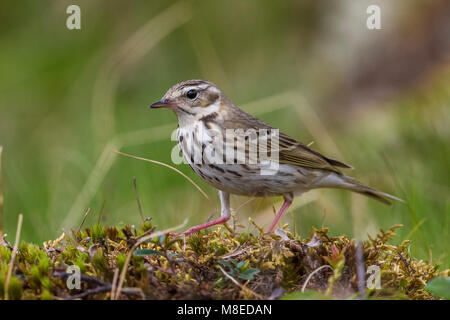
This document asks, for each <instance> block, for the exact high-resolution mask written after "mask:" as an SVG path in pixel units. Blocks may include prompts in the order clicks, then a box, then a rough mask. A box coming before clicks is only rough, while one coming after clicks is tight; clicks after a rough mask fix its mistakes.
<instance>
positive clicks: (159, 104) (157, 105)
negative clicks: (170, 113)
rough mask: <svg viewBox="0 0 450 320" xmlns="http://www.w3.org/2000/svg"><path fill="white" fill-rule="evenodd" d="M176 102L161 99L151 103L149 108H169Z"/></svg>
mask: <svg viewBox="0 0 450 320" xmlns="http://www.w3.org/2000/svg"><path fill="white" fill-rule="evenodd" d="M176 105H177V104H176V103H175V102H174V101H168V100H166V99H161V100H159V101H156V102H155V103H152V104H151V105H150V106H149V108H151V109H157V108H170V107H174V106H176Z"/></svg>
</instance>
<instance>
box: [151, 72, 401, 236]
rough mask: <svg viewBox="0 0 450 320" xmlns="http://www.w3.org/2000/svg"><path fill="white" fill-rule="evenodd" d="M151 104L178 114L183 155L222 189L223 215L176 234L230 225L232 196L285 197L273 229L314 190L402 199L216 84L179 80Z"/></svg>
mask: <svg viewBox="0 0 450 320" xmlns="http://www.w3.org/2000/svg"><path fill="white" fill-rule="evenodd" d="M150 108H151V109H159V108H165V109H170V110H171V111H173V112H174V113H175V115H176V117H177V119H178V128H177V140H178V146H179V148H180V150H181V153H182V155H183V158H184V159H185V161H186V162H187V163H188V164H189V166H190V167H191V168H192V169H193V171H194V172H195V173H196V174H197V175H198V176H200V177H201V178H202V179H203V180H204V181H205V182H206V183H208V184H210V185H211V186H213V187H214V188H216V189H218V191H219V199H220V204H221V216H220V218H218V219H216V220H213V221H209V222H206V223H204V224H200V225H197V226H193V227H191V228H189V229H188V230H186V231H184V232H181V233H177V234H174V235H175V236H179V235H185V236H186V235H190V234H193V233H196V232H198V231H200V230H202V229H205V228H208V227H211V226H214V225H218V224H224V223H226V222H227V221H228V220H229V219H230V216H231V210H230V195H243V196H249V197H274V196H282V197H283V199H284V202H283V204H282V206H281V208H280V209H279V211H278V212H277V214H276V216H275V218H274V220H273V222H272V223H271V225H270V227H269V228H268V232H269V233H270V232H273V231H274V229H275V227H276V225H277V223H278V221H279V219H280V218H281V216H282V215H283V214H284V213H285V212H286V211H287V210H288V208H289V207H290V205H291V204H292V201H293V200H294V197H297V196H300V195H301V194H303V193H305V192H307V191H309V190H312V189H318V188H338V189H345V190H350V191H353V192H357V193H360V194H363V195H365V196H368V197H370V198H373V199H375V200H378V201H380V202H382V203H385V204H388V205H391V201H389V200H396V201H403V200H402V199H400V198H397V197H395V196H393V195H390V194H388V193H385V192H382V191H379V190H377V189H374V188H372V187H369V186H367V185H365V184H363V183H361V182H359V181H357V180H356V179H354V178H352V177H350V176H347V175H345V174H344V173H343V172H342V170H344V169H352V167H351V166H350V165H348V164H346V163H344V162H341V161H338V160H335V159H332V158H329V157H326V156H324V155H322V154H321V153H319V152H317V151H315V150H313V149H312V148H310V147H308V146H307V145H305V144H303V143H301V142H300V141H298V140H296V139H294V138H292V137H290V136H288V135H287V134H284V133H282V132H280V131H279V130H278V129H276V128H274V127H272V126H270V125H269V124H267V123H265V122H263V121H261V120H259V119H257V118H256V117H254V116H252V115H250V114H248V113H247V112H245V111H243V110H242V109H240V108H238V107H237V106H235V105H234V104H233V103H232V102H231V100H230V99H229V98H228V97H227V96H226V95H225V94H224V93H223V92H222V91H221V90H220V89H219V88H218V87H217V86H216V85H215V84H214V83H212V82H209V81H205V80H200V79H196V80H188V81H183V82H180V83H178V84H176V85H174V86H173V87H171V88H170V89H169V90H168V91H167V92H166V93H165V94H164V96H163V97H162V99H160V100H159V101H157V102H155V103H153V104H151V105H150ZM264 133H266V134H264ZM228 137H231V138H230V139H228ZM255 137H256V138H255ZM258 139H259V140H260V141H258ZM252 146H253V148H252ZM254 146H256V149H255V147H254ZM258 148H259V149H258ZM224 150H225V151H224ZM255 150H256V151H255ZM268 154H269V156H268ZM263 155H264V156H263Z"/></svg>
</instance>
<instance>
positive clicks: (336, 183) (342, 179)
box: [323, 175, 405, 205]
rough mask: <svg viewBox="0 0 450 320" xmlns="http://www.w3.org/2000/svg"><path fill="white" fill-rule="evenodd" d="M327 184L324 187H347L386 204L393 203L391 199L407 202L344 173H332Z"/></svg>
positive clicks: (326, 179)
mask: <svg viewBox="0 0 450 320" xmlns="http://www.w3.org/2000/svg"><path fill="white" fill-rule="evenodd" d="M324 182H325V184H324V185H323V187H333V188H339V189H346V190H350V191H353V192H357V193H360V194H362V195H365V196H367V197H370V198H372V199H375V200H378V201H380V202H382V203H384V204H387V205H392V203H391V201H389V200H388V199H390V200H396V201H400V202H405V201H404V200H402V199H400V198H397V197H395V196H393V195H391V194H389V193H386V192H383V191H379V190H377V189H374V188H372V187H369V186H366V185H365V184H363V183H361V182H359V181H358V180H356V179H354V178H352V177H349V176H344V175H332V176H328V177H326V178H325V179H324Z"/></svg>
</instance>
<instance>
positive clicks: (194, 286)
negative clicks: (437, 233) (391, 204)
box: [0, 225, 449, 299]
mask: <svg viewBox="0 0 450 320" xmlns="http://www.w3.org/2000/svg"><path fill="white" fill-rule="evenodd" d="M255 227H256V230H259V232H258V233H257V234H252V233H240V234H239V233H236V232H235V231H232V230H229V229H227V228H225V227H219V228H218V229H215V230H213V231H208V232H201V233H198V234H194V235H192V236H190V237H187V238H186V243H184V240H183V238H177V239H174V238H173V237H171V236H165V237H159V238H154V239H152V240H150V241H148V242H143V243H142V244H140V245H139V246H138V247H137V248H136V249H140V252H141V253H142V254H141V255H139V256H137V255H132V256H131V259H130V261H129V264H128V265H127V272H126V277H125V281H124V287H132V288H135V289H136V290H137V291H136V292H138V293H137V294H130V293H127V298H129V299H130V298H134V299H136V298H137V299H140V298H141V297H142V294H144V295H145V296H146V297H148V298H152V299H252V298H256V297H258V298H268V297H269V296H270V295H271V294H272V292H273V291H274V290H275V289H277V288H279V287H282V288H283V289H284V290H285V292H286V293H287V295H286V298H289V299H310V298H311V299H312V298H314V297H316V298H317V297H326V298H327V299H328V298H329V299H335V298H345V299H352V298H355V297H356V296H358V295H359V293H358V292H357V288H358V285H357V283H356V279H357V277H356V257H355V252H356V247H355V241H354V240H353V239H350V238H349V237H347V236H339V237H332V236H330V235H329V232H328V229H321V230H313V233H312V235H311V236H310V238H308V239H302V238H300V237H298V236H294V235H292V234H291V233H289V232H288V231H286V232H285V234H286V235H285V236H284V237H283V238H280V237H279V236H276V235H274V234H264V232H263V231H262V229H261V228H260V227H258V226H257V225H255ZM398 227H399V226H394V227H392V228H391V229H389V230H387V231H383V230H380V233H379V234H378V235H376V236H375V237H369V240H368V241H365V242H364V243H363V256H364V261H365V267H366V268H367V267H368V266H370V265H376V266H379V267H380V269H381V284H382V288H381V289H379V290H377V289H371V290H369V289H368V290H367V291H366V292H365V294H366V296H367V297H368V298H369V299H378V298H383V299H405V298H407V299H436V298H437V297H435V296H433V295H432V294H431V293H430V292H429V291H431V292H432V290H429V291H427V290H425V285H426V283H427V282H429V281H430V280H431V279H433V278H435V277H437V276H439V275H442V276H448V275H449V271H448V270H445V271H442V272H439V271H438V267H437V266H436V265H433V264H429V263H426V262H424V261H422V260H416V259H414V258H413V257H411V256H410V255H409V242H408V241H404V242H402V243H401V244H400V245H397V246H395V245H392V244H390V243H389V241H390V240H391V239H392V238H393V237H394V236H395V233H394V231H395V229H396V228H398ZM144 230H145V228H140V229H135V228H133V227H131V226H130V225H126V226H124V227H123V228H122V229H120V230H119V229H118V228H114V227H105V226H100V225H95V226H94V227H93V228H92V229H86V230H85V231H82V232H80V233H78V235H76V236H75V237H72V236H71V237H69V236H66V235H63V236H61V237H60V238H58V239H57V240H55V241H48V242H46V243H44V247H45V250H44V248H40V247H38V246H36V245H34V244H28V243H25V242H22V243H21V244H20V246H19V255H18V257H17V261H16V263H15V264H14V270H13V277H12V278H11V283H10V286H9V294H10V297H11V298H14V299H20V298H23V299H55V298H68V297H70V296H71V295H72V294H74V292H73V291H71V290H69V289H68V287H67V284H66V280H67V277H68V276H71V275H72V273H71V274H64V270H66V268H67V267H69V266H72V265H75V266H77V267H78V268H79V270H80V272H81V274H82V275H83V276H84V277H83V280H82V281H81V288H80V290H79V291H77V293H80V292H86V290H87V289H91V288H95V287H98V286H102V285H106V286H109V285H110V284H111V283H112V281H113V276H114V273H115V272H114V271H115V270H116V268H118V269H119V270H122V269H123V268H124V266H125V264H126V263H127V262H126V261H127V255H128V254H129V252H130V248H131V247H132V246H133V245H134V244H135V243H136V241H137V239H138V238H139V236H141V235H142V234H143V233H144V232H145V231H144ZM147 230H149V229H147ZM73 234H74V233H73ZM81 234H86V235H89V238H86V237H80V235H81ZM313 235H315V241H311V238H312V237H313ZM94 238H95V240H94ZM312 242H314V244H311V243H312ZM10 251H11V249H10V248H9V247H0V257H2V259H1V260H0V297H3V296H4V291H3V289H4V282H5V279H6V274H7V271H8V262H9V261H8V258H10ZM147 252H148V254H146V253H147ZM317 270H319V271H317ZM314 272H315V274H313V273H314ZM18 274H23V278H22V277H21V278H20V279H19V278H18V277H17V276H16V275H18ZM229 277H232V278H233V279H234V281H237V282H239V283H240V284H241V285H240V286H237V285H236V283H235V282H234V281H231V280H230V279H229ZM306 281H307V283H306V284H305V282H306ZM303 285H305V287H306V288H307V292H309V293H311V292H315V294H309V293H308V294H301V290H300V289H301V288H302V287H303ZM243 286H245V289H243ZM108 288H109V287H108ZM139 290H140V291H139ZM108 291H110V290H109V289H108V290H105V291H104V292H102V293H99V294H97V295H87V296H86V298H95V299H105V298H108V297H109V293H107V292H108ZM141 292H142V293H141ZM290 293H292V294H290Z"/></svg>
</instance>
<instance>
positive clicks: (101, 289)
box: [53, 269, 145, 300]
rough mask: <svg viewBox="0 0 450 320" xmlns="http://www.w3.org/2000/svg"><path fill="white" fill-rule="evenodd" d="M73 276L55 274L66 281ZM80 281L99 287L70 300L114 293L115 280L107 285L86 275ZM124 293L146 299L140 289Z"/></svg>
mask: <svg viewBox="0 0 450 320" xmlns="http://www.w3.org/2000/svg"><path fill="white" fill-rule="evenodd" d="M116 271H117V272H118V269H116ZM70 275H71V274H70V273H67V272H65V271H63V272H54V273H53V276H55V277H58V278H62V279H63V280H64V279H66V278H67V277H69V276H70ZM80 280H81V281H85V282H87V283H92V284H95V285H97V286H98V287H96V288H92V289H87V290H85V291H83V292H82V293H80V294H77V295H74V296H70V298H69V299H71V300H73V299H80V298H84V297H86V296H88V295H90V294H97V293H102V292H107V291H110V290H111V291H112V289H113V288H114V279H113V284H110V283H107V282H105V281H102V280H100V279H97V278H95V277H91V276H88V275H85V274H81V275H80ZM122 293H124V294H127V295H140V296H141V297H142V298H143V299H145V295H144V293H143V292H142V290H140V289H139V288H123V289H122Z"/></svg>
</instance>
